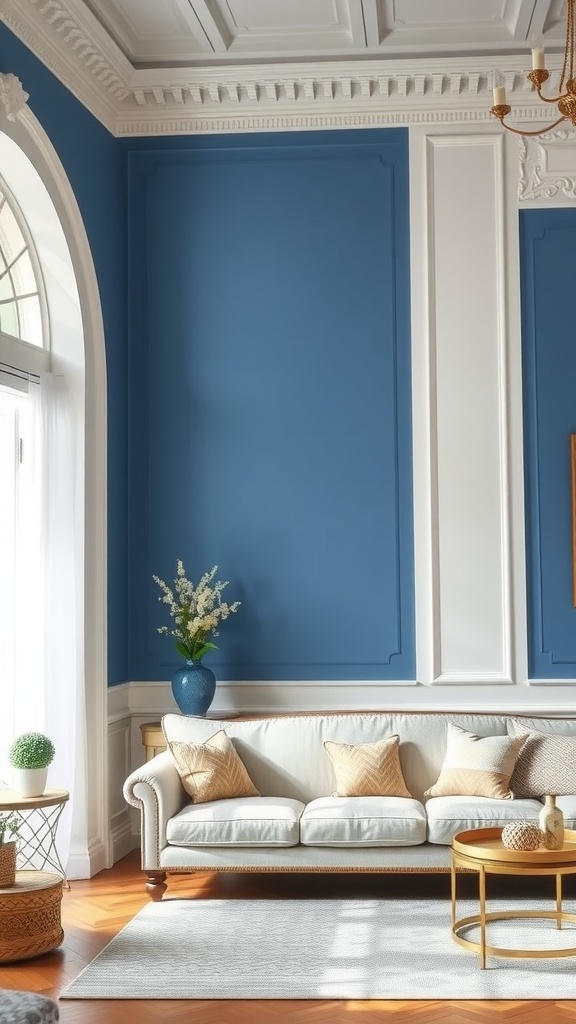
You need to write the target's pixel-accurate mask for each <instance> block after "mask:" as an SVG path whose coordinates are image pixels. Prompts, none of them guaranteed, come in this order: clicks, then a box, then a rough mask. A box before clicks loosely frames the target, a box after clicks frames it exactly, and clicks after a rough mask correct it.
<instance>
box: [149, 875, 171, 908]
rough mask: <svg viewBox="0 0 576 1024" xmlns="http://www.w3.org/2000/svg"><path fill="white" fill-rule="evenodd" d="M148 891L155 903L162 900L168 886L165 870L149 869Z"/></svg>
mask: <svg viewBox="0 0 576 1024" xmlns="http://www.w3.org/2000/svg"><path fill="white" fill-rule="evenodd" d="M146 875H147V878H148V881H147V882H146V892H147V893H148V895H149V896H150V898H151V899H152V900H154V902H155V903H157V902H158V900H161V899H162V897H163V895H164V893H165V892H166V889H167V888H168V886H167V885H166V872H165V871H147V872H146Z"/></svg>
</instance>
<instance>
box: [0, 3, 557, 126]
mask: <svg viewBox="0 0 576 1024" xmlns="http://www.w3.org/2000/svg"><path fill="white" fill-rule="evenodd" d="M0 19H1V20H2V21H3V22H4V23H5V24H6V25H7V26H8V28H10V29H11V31H12V32H14V34H15V35H16V36H17V37H18V38H19V39H20V40H21V41H22V42H23V43H24V44H25V45H26V46H27V47H28V48H29V49H30V50H31V51H32V53H34V54H35V56H36V57H38V59H39V60H41V61H42V63H43V64H45V66H46V67H48V68H49V69H50V70H51V71H52V72H53V73H54V74H55V75H56V77H57V78H58V79H59V81H60V82H62V84H63V85H65V86H66V88H67V89H69V90H70V92H71V93H72V94H73V95H74V96H75V97H76V98H77V99H78V100H79V101H80V102H81V103H83V104H84V106H85V107H87V108H88V110H90V111H91V112H92V114H93V115H94V116H95V117H96V118H97V119H98V120H99V121H101V123H102V124H103V125H105V127H106V128H108V130H109V131H110V132H112V133H113V134H115V135H118V136H124V135H132V136H135V135H165V134H170V135H173V134H179V135H189V134H207V133H218V132H246V131H250V132H253V131H295V130H298V129H317V128H343V127H349V126H350V125H351V124H353V125H356V126H359V127H377V126H388V125H393V124H398V125H402V124H404V125H405V124H414V123H417V122H421V123H424V122H428V123H429V122H436V123H438V122H442V121H456V122H476V123H482V122H490V121H492V123H494V120H493V118H492V117H491V114H490V107H491V106H492V93H491V83H490V81H489V78H490V70H489V69H488V70H487V69H486V66H485V64H486V62H485V60H484V61H483V60H482V58H456V57H449V58H438V57H436V58H429V59H426V60H423V59H422V58H417V59H403V60H397V59H394V58H392V59H386V60H383V59H382V58H381V57H367V58H365V59H363V60H359V59H357V58H356V57H354V58H352V59H340V60H331V61H310V62H306V61H293V62H287V63H277V64H249V65H235V64H229V65H226V66H220V67H202V66H200V65H196V66H186V67H171V68H162V69H158V68H150V69H140V68H134V67H133V65H132V64H131V63H130V62H129V61H128V60H127V58H126V57H125V55H124V54H123V53H122V51H121V50H120V48H119V47H118V46H117V45H116V44H115V43H114V42H113V41H112V39H111V38H110V37H109V36H108V34H107V33H106V32H105V30H104V29H103V28H102V26H101V25H100V23H99V22H98V19H97V18H95V16H94V15H93V14H92V12H91V11H90V10H89V8H88V7H87V6H86V5H85V4H82V3H80V2H79V0H0ZM503 62H504V63H503ZM499 65H500V67H501V68H502V73H503V74H504V77H505V81H506V88H507V94H508V98H509V101H510V102H511V103H512V105H513V116H514V118H515V120H516V123H519V122H523V121H532V122H548V123H551V122H552V121H553V119H554V110H553V109H552V107H550V106H548V105H545V104H538V103H535V102H534V95H533V92H532V87H531V85H530V82H528V80H527V78H526V58H525V57H523V56H521V55H520V56H503V57H502V59H499ZM4 70H6V71H8V70H9V69H4Z"/></svg>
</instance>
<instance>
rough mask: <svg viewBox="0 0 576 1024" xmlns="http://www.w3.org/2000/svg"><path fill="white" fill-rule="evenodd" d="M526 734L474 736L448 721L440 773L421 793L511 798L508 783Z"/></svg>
mask: <svg viewBox="0 0 576 1024" xmlns="http://www.w3.org/2000/svg"><path fill="white" fill-rule="evenodd" d="M524 742H525V737H522V736H520V737H513V736H510V737H509V736H476V735H475V734H474V733H471V732H467V731H466V730H465V729H460V728H459V727H458V726H457V725H454V724H453V723H452V722H449V723H448V736H447V746H446V754H445V756H444V763H443V765H442V769H441V771H440V775H439V777H438V780H437V781H436V782H435V784H434V785H433V786H432V787H431V788H430V789H428V790H427V791H426V793H425V794H424V796H426V797H436V796H483V797H492V798H494V799H498V800H512V799H513V798H514V794H513V792H512V791H511V790H510V787H509V783H510V777H511V775H512V772H513V771H514V765H515V763H516V758H517V757H518V754H519V752H520V750H521V749H522V746H523V744H524Z"/></svg>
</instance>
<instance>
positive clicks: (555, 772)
mask: <svg viewBox="0 0 576 1024" xmlns="http://www.w3.org/2000/svg"><path fill="white" fill-rule="evenodd" d="M508 732H509V733H510V734H511V735H512V736H523V737H524V739H525V740H526V742H525V744H524V746H523V747H522V750H521V752H520V756H519V758H518V760H517V761H516V766H515V768H514V773H513V775H512V778H511V780H510V785H511V786H512V788H513V790H514V792H515V793H516V796H519V797H529V796H531V797H541V796H545V795H546V794H547V793H553V794H554V796H566V795H570V794H576V736H562V735H559V734H558V733H556V734H555V735H551V734H550V733H546V732H537V731H536V730H535V729H530V730H528V729H527V728H526V726H524V725H522V723H521V722H508Z"/></svg>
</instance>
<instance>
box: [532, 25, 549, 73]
mask: <svg viewBox="0 0 576 1024" xmlns="http://www.w3.org/2000/svg"><path fill="white" fill-rule="evenodd" d="M530 47H531V49H532V71H544V68H545V64H544V45H543V43H542V37H541V36H540V35H538V34H537V33H536V32H535V33H534V34H533V35H532V36H530Z"/></svg>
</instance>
